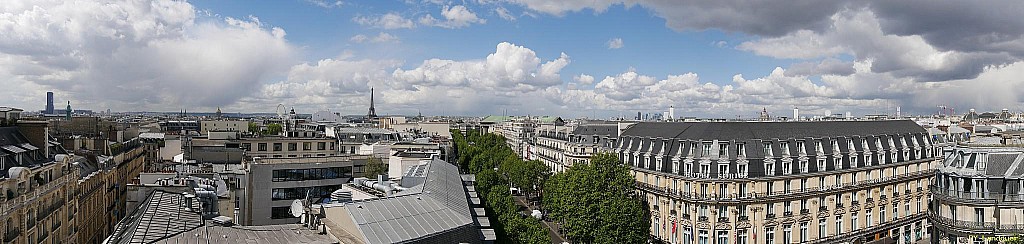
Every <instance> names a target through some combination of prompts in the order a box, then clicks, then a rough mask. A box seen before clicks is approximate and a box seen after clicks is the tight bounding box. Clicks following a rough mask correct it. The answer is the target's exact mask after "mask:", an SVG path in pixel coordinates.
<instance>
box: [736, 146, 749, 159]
mask: <svg viewBox="0 0 1024 244" xmlns="http://www.w3.org/2000/svg"><path fill="white" fill-rule="evenodd" d="M736 156H737V157H746V156H747V148H746V147H744V146H743V144H742V143H738V144H736Z"/></svg>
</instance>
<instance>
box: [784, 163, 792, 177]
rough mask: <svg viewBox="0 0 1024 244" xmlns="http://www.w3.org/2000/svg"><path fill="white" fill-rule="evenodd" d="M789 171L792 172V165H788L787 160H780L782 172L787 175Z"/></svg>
mask: <svg viewBox="0 0 1024 244" xmlns="http://www.w3.org/2000/svg"><path fill="white" fill-rule="evenodd" d="M790 173H793V167H792V165H790V163H789V161H782V174H784V175H788V174H790Z"/></svg>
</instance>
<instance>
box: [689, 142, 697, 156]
mask: <svg viewBox="0 0 1024 244" xmlns="http://www.w3.org/2000/svg"><path fill="white" fill-rule="evenodd" d="M696 152H697V143H696V142H691V143H690V157H694V155H695V154H696Z"/></svg>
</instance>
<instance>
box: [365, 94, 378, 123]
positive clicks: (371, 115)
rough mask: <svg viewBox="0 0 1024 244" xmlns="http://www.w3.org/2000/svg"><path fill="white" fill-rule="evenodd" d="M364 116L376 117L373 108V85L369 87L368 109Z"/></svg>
mask: <svg viewBox="0 0 1024 244" xmlns="http://www.w3.org/2000/svg"><path fill="white" fill-rule="evenodd" d="M366 117H367V118H370V119H372V118H376V117H377V111H374V110H373V87H370V111H368V112H367V113H366Z"/></svg>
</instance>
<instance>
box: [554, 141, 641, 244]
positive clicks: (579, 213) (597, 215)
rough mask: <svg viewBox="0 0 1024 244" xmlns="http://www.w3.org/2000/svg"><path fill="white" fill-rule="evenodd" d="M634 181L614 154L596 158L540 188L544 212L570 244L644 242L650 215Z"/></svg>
mask: <svg viewBox="0 0 1024 244" xmlns="http://www.w3.org/2000/svg"><path fill="white" fill-rule="evenodd" d="M633 181H634V180H633V177H631V176H630V173H629V168H628V167H626V166H625V165H623V164H621V163H619V160H618V158H617V157H615V155H613V154H608V153H601V154H595V155H594V156H593V157H591V161H590V164H575V165H573V166H572V167H570V168H568V169H567V170H566V171H563V172H561V173H558V174H555V175H553V176H551V178H549V179H548V180H547V182H545V183H544V184H545V187H544V198H543V203H544V207H545V209H546V210H548V212H549V214H550V217H551V218H553V219H555V221H557V222H558V223H560V224H561V225H562V227H563V229H564V230H563V231H564V232H565V237H566V239H569V240H571V241H572V242H574V243H645V242H647V236H648V231H649V230H648V228H649V227H650V225H649V223H650V215H649V213H650V212H649V210H648V209H647V204H645V203H644V202H643V200H642V199H641V198H639V197H638V196H636V194H634V191H633Z"/></svg>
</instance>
